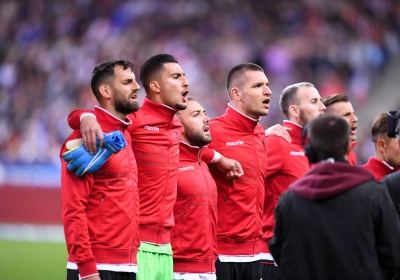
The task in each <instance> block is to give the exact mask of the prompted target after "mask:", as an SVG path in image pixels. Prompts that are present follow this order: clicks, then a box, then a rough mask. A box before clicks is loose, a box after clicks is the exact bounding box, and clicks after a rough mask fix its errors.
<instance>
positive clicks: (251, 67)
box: [226, 63, 264, 99]
mask: <svg viewBox="0 0 400 280" xmlns="http://www.w3.org/2000/svg"><path fill="white" fill-rule="evenodd" d="M246 71H261V72H263V73H264V70H263V69H262V68H261V66H259V65H257V64H254V63H243V64H239V65H236V66H235V67H233V68H232V69H231V71H229V73H228V78H227V79H226V90H227V91H228V95H229V99H230V92H229V91H230V89H231V87H232V83H233V82H234V81H236V80H238V79H239V78H241V76H242V75H243V74H244V73H245V72H246Z"/></svg>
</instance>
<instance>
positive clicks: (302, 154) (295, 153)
mask: <svg viewBox="0 0 400 280" xmlns="http://www.w3.org/2000/svg"><path fill="white" fill-rule="evenodd" d="M290 155H291V156H304V152H290Z"/></svg>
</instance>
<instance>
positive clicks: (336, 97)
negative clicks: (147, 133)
mask: <svg viewBox="0 0 400 280" xmlns="http://www.w3.org/2000/svg"><path fill="white" fill-rule="evenodd" d="M321 102H322V103H323V104H324V105H325V107H326V108H328V107H329V106H331V105H332V104H335V103H338V102H350V99H349V97H348V96H347V95H345V94H342V93H340V94H338V93H336V94H332V95H328V96H325V97H324V98H322V99H321Z"/></svg>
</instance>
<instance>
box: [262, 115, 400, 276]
mask: <svg viewBox="0 0 400 280" xmlns="http://www.w3.org/2000/svg"><path fill="white" fill-rule="evenodd" d="M349 131H350V127H349V125H348V124H347V122H346V121H345V120H344V119H343V118H341V117H339V116H336V115H330V114H326V115H323V116H321V117H318V118H317V119H314V120H313V121H312V122H311V123H310V125H309V128H308V129H307V131H306V134H305V135H306V136H307V137H308V139H309V141H308V145H307V146H306V147H305V152H306V155H307V157H308V158H309V160H310V163H312V164H315V165H314V166H313V167H312V168H311V170H310V171H309V172H307V173H306V174H305V176H304V177H303V178H301V179H299V180H298V181H296V182H295V183H293V184H291V185H290V186H289V190H288V191H287V192H286V193H284V194H283V195H282V196H281V198H280V200H279V202H278V206H277V208H276V211H275V219H276V225H275V232H274V237H273V238H272V239H271V240H270V242H269V246H270V249H271V253H272V255H273V257H274V259H275V261H276V263H277V264H278V265H279V266H280V267H281V271H282V280H290V279H296V280H301V279H306V280H310V279H338V280H339V279H340V280H345V279H349V280H350V279H351V280H354V279H363V280H365V279H371V280H372V279H384V274H383V271H384V269H394V268H400V222H399V218H398V217H397V214H396V211H395V209H394V206H393V203H392V201H391V199H390V197H389V194H388V191H387V190H386V188H385V187H383V186H382V185H381V184H379V183H377V182H376V181H375V180H374V176H373V175H372V173H370V172H369V171H367V170H364V169H363V168H360V167H357V166H352V165H350V164H349V163H348V162H347V161H346V160H345V155H346V154H347V152H348V150H349V148H350V144H351V143H350V139H349Z"/></svg>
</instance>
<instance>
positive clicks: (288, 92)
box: [279, 82, 315, 118]
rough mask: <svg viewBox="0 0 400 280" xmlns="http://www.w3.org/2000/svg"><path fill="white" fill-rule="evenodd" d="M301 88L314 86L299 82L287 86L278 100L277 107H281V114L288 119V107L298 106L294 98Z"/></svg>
mask: <svg viewBox="0 0 400 280" xmlns="http://www.w3.org/2000/svg"><path fill="white" fill-rule="evenodd" d="M302 87H313V88H315V86H314V85H313V84H312V83H308V82H301V83H297V84H293V85H290V86H287V87H286V88H285V89H284V90H283V91H282V93H281V96H280V98H279V106H280V107H281V111H282V113H283V114H284V115H285V116H286V118H289V106H290V105H293V104H298V99H297V97H296V93H297V91H298V90H299V89H300V88H302Z"/></svg>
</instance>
